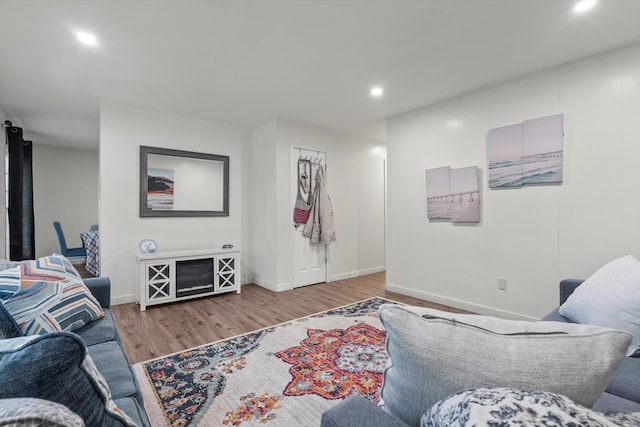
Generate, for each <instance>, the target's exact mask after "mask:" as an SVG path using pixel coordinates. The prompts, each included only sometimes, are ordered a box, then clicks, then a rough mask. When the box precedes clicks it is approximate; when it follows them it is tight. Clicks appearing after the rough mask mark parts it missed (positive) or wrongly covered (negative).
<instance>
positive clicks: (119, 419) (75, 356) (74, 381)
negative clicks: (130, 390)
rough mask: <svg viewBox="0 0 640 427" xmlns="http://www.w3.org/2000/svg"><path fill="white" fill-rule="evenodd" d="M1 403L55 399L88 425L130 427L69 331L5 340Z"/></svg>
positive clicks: (0, 355) (0, 345)
mask: <svg viewBox="0 0 640 427" xmlns="http://www.w3.org/2000/svg"><path fill="white" fill-rule="evenodd" d="M0 372H2V386H1V387H0V399H6V398H20V397H32V398H37V399H45V400H50V401H53V402H56V403H59V404H61V405H64V406H66V407H67V408H69V409H70V410H71V411H72V412H74V413H76V414H78V415H79V416H80V417H82V419H83V420H84V422H85V424H86V425H87V426H118V427H121V426H131V425H135V423H134V422H133V421H131V419H130V418H129V417H128V416H127V415H126V414H125V413H124V412H122V411H121V410H120V409H119V408H118V407H117V406H116V405H115V403H114V402H113V399H112V398H111V393H110V391H109V387H108V386H107V383H106V381H105V379H104V378H103V377H102V375H101V374H100V373H99V372H98V371H97V369H96V367H95V365H94V363H93V361H92V360H91V358H90V357H89V355H88V354H87V349H86V347H85V346H84V343H83V342H82V340H81V339H80V338H79V337H78V336H77V335H75V334H73V333H69V332H55V333H50V334H47V335H41V336H29V337H19V338H12V339H5V340H0Z"/></svg>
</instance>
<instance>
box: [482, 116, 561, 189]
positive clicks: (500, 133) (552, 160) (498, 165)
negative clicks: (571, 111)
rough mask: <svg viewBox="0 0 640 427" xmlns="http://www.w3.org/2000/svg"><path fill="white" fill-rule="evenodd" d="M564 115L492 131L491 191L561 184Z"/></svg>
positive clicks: (490, 135) (489, 152)
mask: <svg viewBox="0 0 640 427" xmlns="http://www.w3.org/2000/svg"><path fill="white" fill-rule="evenodd" d="M563 121H564V115H563V114H556V115H553V116H548V117H542V118H539V119H533V120H527V121H524V122H522V123H519V124H515V125H510V126H504V127H501V128H496V129H491V130H489V133H488V137H487V152H488V153H487V154H488V156H487V157H488V160H489V187H490V188H501V187H502V188H509V187H521V186H523V185H527V184H560V183H562V160H563V147H562V142H563V136H564V127H563Z"/></svg>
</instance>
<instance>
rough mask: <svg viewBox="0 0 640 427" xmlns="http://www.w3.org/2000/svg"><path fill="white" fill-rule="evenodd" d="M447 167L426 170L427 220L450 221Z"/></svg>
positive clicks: (449, 191) (449, 190)
mask: <svg viewBox="0 0 640 427" xmlns="http://www.w3.org/2000/svg"><path fill="white" fill-rule="evenodd" d="M449 170H450V168H449V166H445V167H442V168H435V169H427V170H426V171H425V176H426V180H427V218H428V219H451V204H450V203H449V196H450V194H451V189H450V185H449Z"/></svg>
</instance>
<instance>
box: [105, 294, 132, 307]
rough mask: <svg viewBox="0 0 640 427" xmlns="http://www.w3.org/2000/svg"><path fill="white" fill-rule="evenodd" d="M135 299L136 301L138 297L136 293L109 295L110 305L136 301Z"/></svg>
mask: <svg viewBox="0 0 640 427" xmlns="http://www.w3.org/2000/svg"><path fill="white" fill-rule="evenodd" d="M137 301H138V297H137V295H136V294H131V295H122V296H118V297H111V305H120V304H129V303H130V302H137Z"/></svg>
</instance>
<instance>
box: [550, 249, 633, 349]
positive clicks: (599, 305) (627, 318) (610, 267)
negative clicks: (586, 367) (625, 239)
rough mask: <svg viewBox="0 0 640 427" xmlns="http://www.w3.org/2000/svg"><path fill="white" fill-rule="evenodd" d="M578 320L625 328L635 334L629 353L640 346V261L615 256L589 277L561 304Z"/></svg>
mask: <svg viewBox="0 0 640 427" xmlns="http://www.w3.org/2000/svg"><path fill="white" fill-rule="evenodd" d="M559 311H560V314H561V315H563V316H564V317H566V318H568V319H570V320H572V321H573V322H575V323H582V324H589V325H597V326H604V327H607V328H613V329H621V330H623V331H627V332H630V333H631V334H632V335H633V341H632V343H631V347H630V348H629V350H628V352H627V356H632V355H633V354H634V353H635V352H636V351H637V349H638V347H640V261H638V260H637V259H635V258H634V257H633V256H632V255H628V256H625V257H622V258H618V259H615V260H613V261H611V262H610V263H608V264H606V265H604V266H603V267H601V268H600V269H599V270H598V271H596V272H595V273H594V274H593V275H592V276H591V277H589V278H588V279H587V280H585V281H584V282H583V283H582V284H581V285H580V286H578V287H577V288H576V290H575V291H574V292H573V293H572V294H571V296H570V297H569V298H568V299H567V301H565V303H564V304H562V305H561V306H560V310H559Z"/></svg>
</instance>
